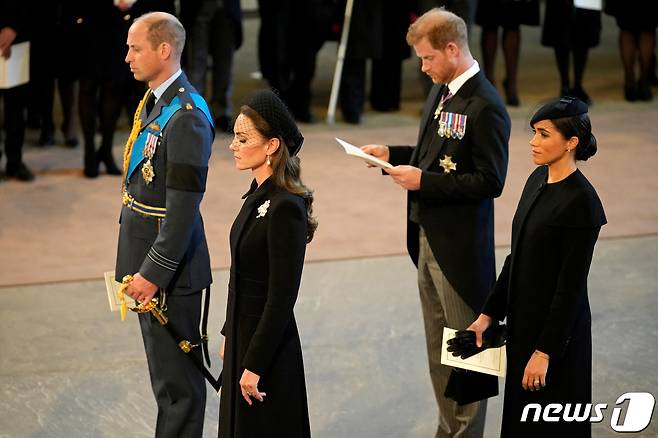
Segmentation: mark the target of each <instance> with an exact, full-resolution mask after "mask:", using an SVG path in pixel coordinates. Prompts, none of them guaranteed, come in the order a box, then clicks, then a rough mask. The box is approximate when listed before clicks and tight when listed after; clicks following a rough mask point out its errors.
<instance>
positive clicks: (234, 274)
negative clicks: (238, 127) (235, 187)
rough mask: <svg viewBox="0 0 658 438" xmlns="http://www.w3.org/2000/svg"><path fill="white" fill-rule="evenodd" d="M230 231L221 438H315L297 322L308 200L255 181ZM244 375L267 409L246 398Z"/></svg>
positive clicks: (266, 181)
mask: <svg viewBox="0 0 658 438" xmlns="http://www.w3.org/2000/svg"><path fill="white" fill-rule="evenodd" d="M245 196H246V200H245V202H244V204H243V206H242V209H241V210H240V213H239V214H238V216H237V217H236V219H235V222H233V226H232V228H231V260H232V261H231V271H230V275H231V276H230V280H229V295H228V303H227V309H226V322H225V323H224V328H223V329H222V334H224V336H225V337H226V340H225V342H226V343H225V350H224V369H223V374H222V393H221V401H220V409H219V411H220V414H219V436H220V437H224V438H241V437H256V436H258V437H273V438H279V437H287V438H294V437H310V435H311V431H310V424H309V418H308V406H307V401H306V384H305V381H304V365H303V361H302V350H301V344H300V339H299V334H298V331H297V324H296V322H295V316H294V314H293V307H294V305H295V301H296V299H297V294H298V291H299V284H300V281H301V276H302V268H303V266H304V254H305V251H306V236H307V212H306V205H305V203H304V200H303V199H302V198H301V197H300V196H297V195H293V194H291V193H289V192H287V191H285V190H283V189H281V188H279V187H277V186H276V185H275V184H274V183H273V181H272V178H268V179H267V180H265V181H264V182H263V183H262V184H261V185H260V186H259V187H257V186H256V183H255V181H254V182H253V183H252V186H251V189H250V191H249V192H248V193H247V195H245ZM245 369H248V370H249V371H252V372H254V373H256V374H258V375H259V376H260V381H259V383H258V389H259V390H260V391H261V392H265V393H267V395H266V396H265V398H264V401H263V402H262V403H261V402H259V401H254V402H253V405H252V406H249V405H248V404H247V402H246V401H245V400H244V399H243V397H242V394H241V391H240V385H239V382H240V378H241V377H242V373H243V371H244V370H245Z"/></svg>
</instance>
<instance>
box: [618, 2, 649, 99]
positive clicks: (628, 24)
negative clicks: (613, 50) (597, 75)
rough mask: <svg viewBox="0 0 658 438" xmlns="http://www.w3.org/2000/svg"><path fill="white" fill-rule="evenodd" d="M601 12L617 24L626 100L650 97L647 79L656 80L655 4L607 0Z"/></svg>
mask: <svg viewBox="0 0 658 438" xmlns="http://www.w3.org/2000/svg"><path fill="white" fill-rule="evenodd" d="M605 12H606V13H607V14H609V15H612V16H614V17H615V18H616V20H617V26H619V53H620V55H621V61H622V63H623V64H624V98H625V99H626V100H628V101H629V102H634V101H636V100H640V101H649V100H651V99H653V93H652V92H651V82H652V79H653V80H654V81H655V79H656V65H655V62H656V58H655V52H654V51H655V48H656V26H657V25H658V3H656V2H655V1H642V0H625V1H623V2H622V1H621V0H607V1H606V3H605ZM638 60H639V67H640V69H639V75H638V79H637V80H636V79H635V78H636V75H635V65H636V62H637V61H638ZM654 85H656V84H655V83H654Z"/></svg>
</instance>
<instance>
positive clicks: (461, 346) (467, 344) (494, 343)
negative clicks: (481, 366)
mask: <svg viewBox="0 0 658 438" xmlns="http://www.w3.org/2000/svg"><path fill="white" fill-rule="evenodd" d="M506 329H507V327H506V326H505V325H495V326H490V327H489V328H488V329H486V330H485V331H484V333H482V346H481V347H478V346H477V344H476V343H475V332H474V331H473V330H458V331H457V333H455V337H454V338H452V339H448V351H450V352H451V353H452V355H453V356H459V357H461V358H462V359H466V358H469V357H471V356H474V355H476V354H478V353H479V352H481V351H484V350H486V349H487V348H496V347H501V346H503V345H505V337H506V333H507V330H506Z"/></svg>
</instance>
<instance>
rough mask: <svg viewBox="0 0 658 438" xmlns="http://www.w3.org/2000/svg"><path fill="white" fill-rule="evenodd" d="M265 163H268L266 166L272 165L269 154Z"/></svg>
mask: <svg viewBox="0 0 658 438" xmlns="http://www.w3.org/2000/svg"><path fill="white" fill-rule="evenodd" d="M267 165H268V166H271V165H272V162H271V161H270V156H269V155H268V156H267Z"/></svg>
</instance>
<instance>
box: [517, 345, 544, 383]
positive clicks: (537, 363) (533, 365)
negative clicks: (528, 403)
mask: <svg viewBox="0 0 658 438" xmlns="http://www.w3.org/2000/svg"><path fill="white" fill-rule="evenodd" d="M548 361H549V356H548V354H546V353H542V352H541V351H538V350H535V352H534V353H532V356H530V360H529V361H528V365H526V367H525V371H524V372H523V379H522V380H521V386H522V387H523V389H525V390H526V391H527V390H530V391H539V390H540V389H541V388H543V387H544V386H546V372H547V371H548Z"/></svg>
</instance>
